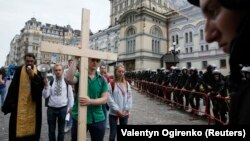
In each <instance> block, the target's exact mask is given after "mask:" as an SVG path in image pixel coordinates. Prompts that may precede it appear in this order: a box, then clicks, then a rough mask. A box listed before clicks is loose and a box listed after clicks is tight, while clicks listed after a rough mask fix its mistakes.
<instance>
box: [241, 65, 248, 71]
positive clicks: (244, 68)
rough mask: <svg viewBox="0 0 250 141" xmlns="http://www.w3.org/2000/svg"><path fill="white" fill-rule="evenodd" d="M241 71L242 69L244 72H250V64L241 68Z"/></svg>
mask: <svg viewBox="0 0 250 141" xmlns="http://www.w3.org/2000/svg"><path fill="white" fill-rule="evenodd" d="M241 71H242V72H250V66H248V67H243V68H242V69H241Z"/></svg>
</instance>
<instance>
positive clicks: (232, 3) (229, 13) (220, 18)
mask: <svg viewBox="0 0 250 141" xmlns="http://www.w3.org/2000/svg"><path fill="white" fill-rule="evenodd" d="M188 1H189V2H190V3H192V4H194V5H196V6H199V7H200V8H201V10H202V13H203V14H204V17H205V18H206V25H205V32H206V41H207V42H208V43H210V42H214V41H217V42H218V43H219V46H220V47H222V48H223V50H224V51H225V52H226V53H229V54H230V60H229V64H230V79H229V87H230V89H231V94H230V96H231V106H230V114H229V123H230V124H250V106H249V103H250V96H249V95H250V89H249V87H248V86H247V83H246V82H244V81H243V80H242V75H241V68H240V66H242V65H243V66H250V58H249V57H250V56H249V52H248V51H247V50H248V49H247V48H249V35H248V34H249V32H250V26H249V24H250V13H249V5H250V1H249V0H188Z"/></svg>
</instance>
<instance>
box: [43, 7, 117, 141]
mask: <svg viewBox="0 0 250 141" xmlns="http://www.w3.org/2000/svg"><path fill="white" fill-rule="evenodd" d="M81 30H82V31H81V47H80V48H77V47H75V46H63V45H61V44H53V43H49V42H41V51H42V52H50V53H58V54H66V55H73V56H81V61H80V73H81V75H80V84H79V90H80V93H79V96H80V97H83V96H86V95H87V92H88V90H87V88H88V85H86V84H88V81H87V80H88V57H91V58H98V59H104V60H112V61H116V60H117V54H114V53H107V52H101V51H96V50H91V49H88V45H89V10H87V9H84V8H83V9H82V27H81ZM78 107H79V109H78V133H77V135H78V136H77V140H78V141H84V140H86V133H87V131H86V125H87V107H86V106H80V105H79V103H78Z"/></svg>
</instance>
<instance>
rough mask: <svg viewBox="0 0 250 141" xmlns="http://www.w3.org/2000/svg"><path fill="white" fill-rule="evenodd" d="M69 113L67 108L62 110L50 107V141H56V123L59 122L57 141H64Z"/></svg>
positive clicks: (48, 114) (48, 112) (48, 118)
mask: <svg viewBox="0 0 250 141" xmlns="http://www.w3.org/2000/svg"><path fill="white" fill-rule="evenodd" d="M66 113H67V106H64V107H61V108H54V107H48V109H47V121H48V126H49V141H56V133H55V130H56V121H58V136H57V141H63V140H64V125H65V117H66Z"/></svg>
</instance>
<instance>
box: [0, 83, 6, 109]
mask: <svg viewBox="0 0 250 141" xmlns="http://www.w3.org/2000/svg"><path fill="white" fill-rule="evenodd" d="M5 94H6V87H3V88H1V89H0V108H1V107H2V106H3V103H4V99H5Z"/></svg>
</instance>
